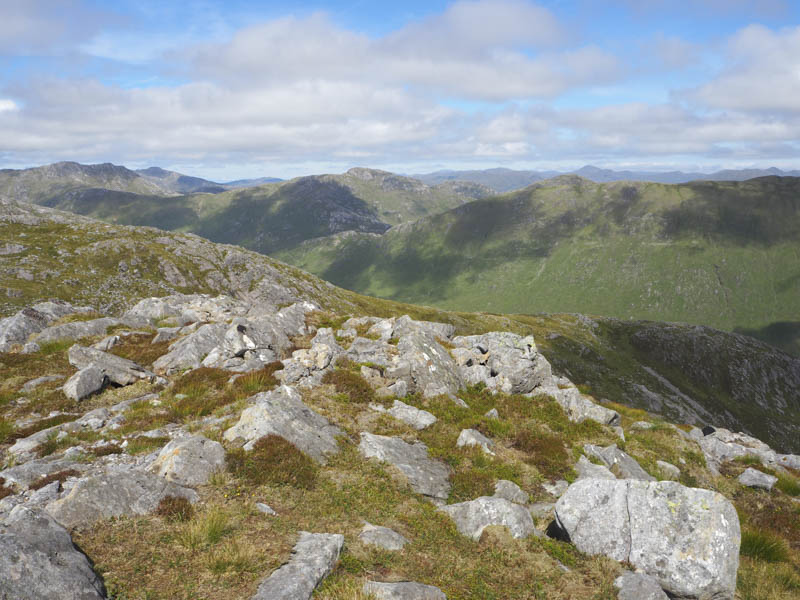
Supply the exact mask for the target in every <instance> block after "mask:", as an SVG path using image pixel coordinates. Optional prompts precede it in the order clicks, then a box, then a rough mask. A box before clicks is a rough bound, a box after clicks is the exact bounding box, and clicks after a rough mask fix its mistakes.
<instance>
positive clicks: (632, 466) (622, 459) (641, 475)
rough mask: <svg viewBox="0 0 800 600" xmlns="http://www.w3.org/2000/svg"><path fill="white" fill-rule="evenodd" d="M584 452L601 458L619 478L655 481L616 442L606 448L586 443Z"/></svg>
mask: <svg viewBox="0 0 800 600" xmlns="http://www.w3.org/2000/svg"><path fill="white" fill-rule="evenodd" d="M583 450H584V452H586V454H588V455H590V456H594V457H595V458H598V459H600V460H601V461H602V462H603V463H604V464H605V465H606V466H607V467H608V468H609V470H610V471H611V472H612V473H614V475H616V476H617V477H618V478H619V479H641V480H642V481H655V480H656V478H655V477H653V476H652V475H650V474H649V473H648V472H647V471H645V470H644V469H642V467H641V466H639V463H638V462H636V461H635V460H634V459H633V458H632V457H631V456H630V455H628V454H626V453H625V452H623V451H622V450H620V449H619V448H617V445H616V444H611V445H610V446H606V447H605V448H601V447H600V446H595V445H593V444H585V445H584V446H583Z"/></svg>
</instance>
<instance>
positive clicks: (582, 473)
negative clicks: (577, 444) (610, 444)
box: [575, 456, 617, 480]
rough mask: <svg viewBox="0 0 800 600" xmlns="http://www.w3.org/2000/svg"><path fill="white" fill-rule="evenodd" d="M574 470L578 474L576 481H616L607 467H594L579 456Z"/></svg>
mask: <svg viewBox="0 0 800 600" xmlns="http://www.w3.org/2000/svg"><path fill="white" fill-rule="evenodd" d="M575 470H576V471H577V472H578V479H579V480H580V479H616V478H617V476H616V475H614V474H613V473H612V472H611V471H610V470H609V469H608V467H606V466H604V465H596V464H594V463H593V462H590V461H589V459H587V458H586V457H585V456H581V457H580V458H579V459H578V462H577V463H576V464H575Z"/></svg>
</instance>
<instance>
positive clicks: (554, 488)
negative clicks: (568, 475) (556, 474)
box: [542, 479, 569, 498]
mask: <svg viewBox="0 0 800 600" xmlns="http://www.w3.org/2000/svg"><path fill="white" fill-rule="evenodd" d="M542 487H543V488H544V490H545V491H546V492H547V493H548V494H550V495H551V496H553V497H554V498H560V497H561V496H563V495H564V492H566V491H567V488H568V487H569V482H568V481H567V480H566V479H559V480H557V481H555V482H553V483H548V482H545V483H543V484H542Z"/></svg>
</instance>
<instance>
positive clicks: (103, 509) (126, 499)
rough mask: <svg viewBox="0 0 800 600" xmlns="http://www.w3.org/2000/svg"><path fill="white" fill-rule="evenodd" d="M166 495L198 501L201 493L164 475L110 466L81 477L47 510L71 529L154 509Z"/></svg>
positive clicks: (142, 513) (141, 513) (140, 513)
mask: <svg viewBox="0 0 800 600" xmlns="http://www.w3.org/2000/svg"><path fill="white" fill-rule="evenodd" d="M165 496H180V497H182V498H186V499H187V500H189V501H190V502H196V501H197V499H198V496H197V493H196V492H195V491H193V490H190V489H188V488H185V487H182V486H180V485H177V484H174V483H171V482H169V481H167V480H165V479H164V478H163V477H159V476H157V475H153V474H151V473H147V472H144V471H139V470H135V469H123V468H109V469H108V470H107V471H105V472H103V473H101V474H98V475H92V476H90V477H87V478H84V479H80V480H78V482H77V483H76V484H75V486H74V487H73V488H72V490H71V491H70V492H69V494H67V495H66V496H65V497H63V498H61V499H60V500H56V501H55V502H52V503H50V504H48V505H47V512H48V513H49V514H50V515H51V516H52V517H53V518H54V519H55V520H56V521H58V522H59V523H61V524H62V525H63V526H64V527H66V528H68V529H72V528H73V527H85V526H88V525H91V524H92V523H94V522H95V521H97V520H98V519H109V518H111V517H120V516H123V515H145V514H148V513H150V512H153V511H154V510H155V509H156V508H157V507H158V503H159V502H160V501H161V500H162V498H164V497H165Z"/></svg>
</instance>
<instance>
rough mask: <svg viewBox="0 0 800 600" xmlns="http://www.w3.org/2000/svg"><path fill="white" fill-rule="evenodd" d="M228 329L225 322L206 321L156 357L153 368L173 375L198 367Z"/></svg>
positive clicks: (160, 372)
mask: <svg viewBox="0 0 800 600" xmlns="http://www.w3.org/2000/svg"><path fill="white" fill-rule="evenodd" d="M226 329H227V327H226V325H225V324H224V323H206V324H205V325H201V326H200V327H198V328H197V329H196V330H195V331H193V332H192V333H190V334H189V335H187V336H186V337H183V338H181V339H179V340H178V341H176V342H174V343H173V344H172V345H171V346H170V347H169V352H167V353H166V354H164V355H163V356H161V357H159V358H158V359H156V361H155V362H154V363H153V370H154V371H155V372H156V373H159V374H160V375H172V374H174V373H178V372H180V371H183V370H186V369H197V368H198V367H199V366H200V365H201V364H202V362H203V359H204V358H205V357H206V356H208V354H209V353H210V352H211V351H212V350H213V349H214V348H216V347H217V346H218V345H219V343H220V341H221V340H222V337H223V336H224V335H225V330H226Z"/></svg>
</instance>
